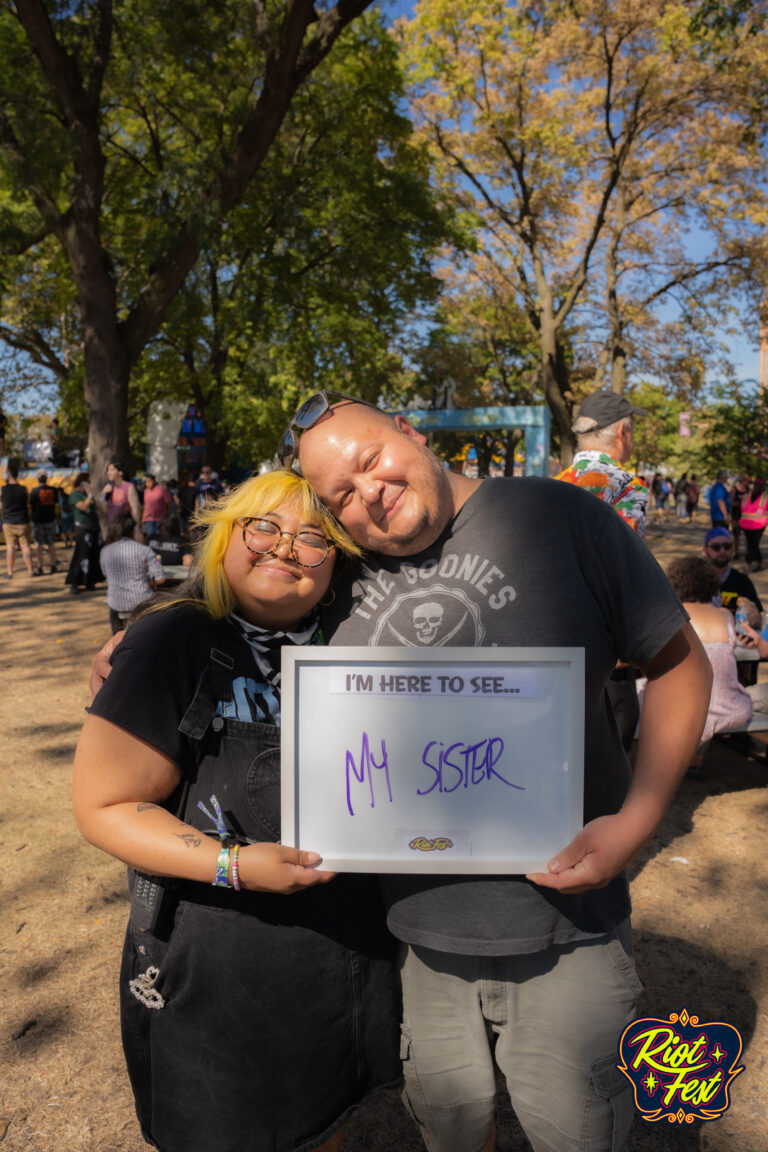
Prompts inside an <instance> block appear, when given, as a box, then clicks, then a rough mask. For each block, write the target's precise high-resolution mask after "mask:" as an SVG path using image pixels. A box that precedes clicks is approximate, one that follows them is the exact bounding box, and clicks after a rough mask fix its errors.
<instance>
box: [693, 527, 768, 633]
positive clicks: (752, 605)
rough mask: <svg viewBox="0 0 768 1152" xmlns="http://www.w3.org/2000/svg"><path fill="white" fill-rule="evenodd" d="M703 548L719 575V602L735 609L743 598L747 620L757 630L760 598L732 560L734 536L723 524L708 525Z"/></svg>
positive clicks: (745, 575) (758, 627) (730, 608)
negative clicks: (713, 526) (709, 526)
mask: <svg viewBox="0 0 768 1152" xmlns="http://www.w3.org/2000/svg"><path fill="white" fill-rule="evenodd" d="M702 552H703V554H704V556H705V557H706V558H707V560H709V562H710V564H711V565H712V567H713V568H714V569H715V571H716V572H717V575H718V577H719V579H720V604H721V605H722V607H723V608H727V609H728V610H729V611H730V612H734V613H735V611H736V608H737V606H738V603H739V601H740V600H741V601H743V602H745V607H746V609H747V622H748V623H749V625H750V626H751V627H752V628H757V629H758V631H759V630H760V627H761V613H762V611H763V605H762V601H761V600H760V597H759V596H758V594H757V589H756V588H755V586H754V584H753V583H752V581H751V580H750V578H749V576H747V574H746V573H745V572H740V571H739V570H738V568H734V567H733V565H732V564H731V561H732V560H733V553H734V547H733V536H732V535H731V533H730V532H729V531H728V529H727V528H725V527H723V526H722V525H717V526H716V527H715V528H710V530H709V532H707V534H706V536H705V537H704V547H703V548H702Z"/></svg>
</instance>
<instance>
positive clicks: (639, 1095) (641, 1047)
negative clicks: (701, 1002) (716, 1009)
mask: <svg viewBox="0 0 768 1152" xmlns="http://www.w3.org/2000/svg"><path fill="white" fill-rule="evenodd" d="M741 1051H742V1039H741V1033H740V1032H739V1030H738V1028H734V1026H733V1025H732V1024H726V1023H724V1022H723V1021H721V1020H718V1021H714V1020H710V1021H709V1022H708V1023H706V1024H700V1023H699V1018H698V1016H690V1015H689V1014H688V1012H687V1011H686V1009H685V1008H684V1009H683V1010H682V1012H681V1013H680V1014H679V1015H678V1014H677V1013H676V1012H673V1013H672V1014H671V1015H670V1017H669V1019H668V1020H654V1019H652V1018H651V1017H643V1019H641V1020H635V1021H633V1023H632V1024H630V1025H629V1027H627V1028H625V1030H624V1032H623V1034H622V1037H621V1040H620V1041H619V1060H620V1063H619V1064H618V1065H617V1067H618V1069H619V1071H621V1072H623V1073H624V1075H625V1076H626V1077H627V1079H628V1080H630V1081H631V1083H632V1086H633V1088H634V1090H635V1104H636V1105H637V1108H638V1110H639V1111H640V1113H641V1114H642V1116H643V1119H644V1120H649V1121H655V1120H668V1121H669V1123H670V1124H691V1123H692V1122H693V1121H694V1120H716V1119H717V1118H718V1117H719V1116H722V1114H723V1113H724V1112H725V1111H726V1110H727V1109H728V1107H729V1105H730V1099H729V1096H728V1089H729V1087H730V1084H731V1082H732V1081H733V1080H734V1079H735V1078H736V1077H737V1076H738V1075H739V1073H740V1072H743V1071H744V1067H743V1065H740V1063H739V1061H740V1059H741Z"/></svg>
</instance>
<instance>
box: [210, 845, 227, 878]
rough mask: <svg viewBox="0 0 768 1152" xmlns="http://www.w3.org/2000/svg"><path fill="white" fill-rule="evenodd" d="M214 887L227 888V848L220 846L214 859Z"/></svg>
mask: <svg viewBox="0 0 768 1152" xmlns="http://www.w3.org/2000/svg"><path fill="white" fill-rule="evenodd" d="M213 886H214V888H229V848H222V849H221V851H220V852H219V858H218V860H217V861H216V876H215V877H214V880H213Z"/></svg>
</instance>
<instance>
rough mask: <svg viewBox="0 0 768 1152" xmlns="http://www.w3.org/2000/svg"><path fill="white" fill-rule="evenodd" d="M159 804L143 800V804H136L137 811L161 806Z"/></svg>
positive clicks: (146, 810) (145, 810) (147, 810)
mask: <svg viewBox="0 0 768 1152" xmlns="http://www.w3.org/2000/svg"><path fill="white" fill-rule="evenodd" d="M159 807H160V805H159V804H149V803H148V802H147V801H145V800H142V802H141V804H137V805H136V811H137V812H149V811H150V809H152V808H159Z"/></svg>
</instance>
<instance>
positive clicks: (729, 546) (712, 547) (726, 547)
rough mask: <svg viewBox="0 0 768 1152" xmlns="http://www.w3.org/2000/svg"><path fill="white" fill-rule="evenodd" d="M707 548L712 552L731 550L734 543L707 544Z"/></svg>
mask: <svg viewBox="0 0 768 1152" xmlns="http://www.w3.org/2000/svg"><path fill="white" fill-rule="evenodd" d="M707 548H709V550H710V552H730V551H731V549H732V548H733V544H728V543H725V544H707Z"/></svg>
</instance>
